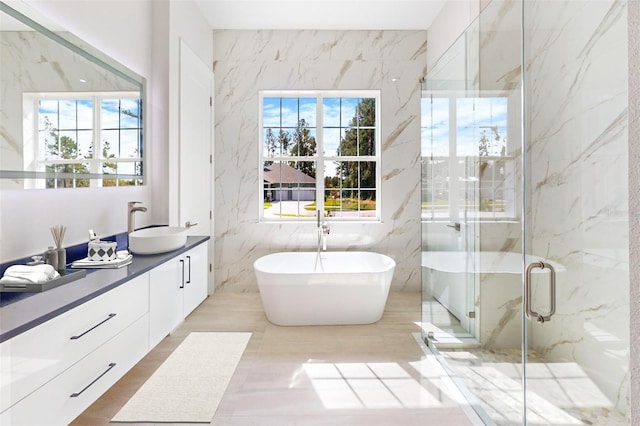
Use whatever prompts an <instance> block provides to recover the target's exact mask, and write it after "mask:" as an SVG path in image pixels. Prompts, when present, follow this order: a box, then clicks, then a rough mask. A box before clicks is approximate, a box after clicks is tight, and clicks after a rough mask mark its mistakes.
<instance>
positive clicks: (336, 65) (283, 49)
mask: <svg viewBox="0 0 640 426" xmlns="http://www.w3.org/2000/svg"><path fill="white" fill-rule="evenodd" d="M213 37H214V72H215V74H216V82H215V84H216V87H215V111H216V123H215V139H216V153H217V155H216V158H215V162H216V164H215V170H216V178H215V191H216V206H215V212H216V214H215V246H216V248H215V251H216V253H218V256H217V259H216V265H215V267H216V274H215V276H216V289H217V290H222V291H239V292H253V291H257V285H256V282H255V278H254V276H253V268H252V264H253V261H255V260H256V259H257V258H259V257H261V256H263V255H265V254H268V253H272V252H275V251H291V250H315V247H316V233H315V232H316V228H315V224H312V223H303V224H300V223H297V224H296V223H277V224H276V223H258V217H259V211H260V210H259V209H260V207H261V206H260V197H259V194H260V187H259V182H258V167H259V165H258V161H259V150H258V149H259V147H258V139H257V135H258V118H259V117H258V91H259V90H270V89H271V90H275V89H282V90H287V89H289V90H314V89H315V90H320V89H344V90H363V89H377V90H380V91H381V101H380V104H381V105H380V106H381V117H382V123H381V136H382V140H381V147H382V160H381V161H382V162H381V164H382V176H383V177H384V178H383V180H382V188H381V189H382V192H381V200H382V221H381V223H332V228H331V234H330V235H329V237H328V240H327V244H328V246H329V249H330V250H365V251H376V252H380V253H383V254H387V255H389V256H391V257H392V258H393V259H394V260H395V261H396V263H397V266H396V271H395V276H394V281H393V283H392V287H391V288H392V290H406V289H411V290H418V289H419V288H420V276H419V273H418V271H419V270H420V218H419V216H418V214H417V212H419V209H420V207H419V203H420V185H419V182H420V170H419V167H417V165H418V164H419V163H418V160H419V158H420V122H419V121H420V120H419V119H418V117H419V114H420V90H419V80H420V78H421V77H422V76H423V75H424V74H425V73H426V32H424V31H306V30H305V31H302V30H301V31H235V30H220V31H215V32H214V35H213ZM392 78H394V79H397V81H392Z"/></svg>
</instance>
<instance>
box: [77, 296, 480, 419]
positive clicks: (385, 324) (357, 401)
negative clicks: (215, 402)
mask: <svg viewBox="0 0 640 426" xmlns="http://www.w3.org/2000/svg"><path fill="white" fill-rule="evenodd" d="M420 320H421V313H420V293H409V292H392V293H391V294H390V295H389V300H388V302H387V306H386V309H385V313H384V316H383V318H382V320H381V321H379V322H378V323H376V324H371V325H361V326H326V327H324V326H314V327H279V326H275V325H273V324H271V323H269V322H268V321H267V319H266V317H265V315H264V311H263V309H262V304H261V301H260V296H259V294H258V293H216V294H214V295H212V296H210V297H209V298H207V300H205V302H203V304H202V305H200V306H199V307H198V308H197V309H196V310H195V311H194V312H193V313H192V314H191V315H190V316H189V317H188V318H187V319H186V320H185V322H184V323H183V324H182V325H181V326H180V327H179V328H178V329H177V330H176V331H175V332H174V333H172V334H171V335H170V336H169V337H167V338H165V339H164V340H163V341H162V342H161V343H160V344H159V345H158V346H157V347H155V348H154V349H153V350H152V351H151V352H150V353H149V354H148V355H147V356H146V357H145V358H144V359H143V360H141V361H140V362H139V363H138V364H137V365H136V366H135V367H134V368H133V369H131V371H129V373H127V374H126V375H125V376H124V377H123V378H122V379H121V380H120V381H119V382H117V383H116V384H115V385H114V386H113V387H112V388H111V389H110V390H109V391H107V392H106V393H105V394H104V395H103V396H102V397H101V398H100V399H99V400H98V401H96V402H95V403H94V404H93V405H92V406H91V407H89V408H88V409H87V410H86V411H85V412H84V413H83V414H82V415H80V416H79V417H78V418H77V419H76V420H75V421H74V422H73V423H72V424H73V425H92V426H95V425H101V424H108V423H109V421H110V419H111V418H112V417H113V416H114V415H115V414H116V413H117V412H118V410H119V409H120V408H121V407H122V406H123V405H124V404H125V403H126V402H127V400H128V399H129V398H130V397H131V396H132V395H133V394H134V393H135V391H136V390H137V389H138V388H139V387H140V386H141V385H142V384H143V383H144V382H145V380H146V379H147V378H148V377H149V376H150V375H151V374H152V373H153V372H154V371H155V370H156V369H157V368H158V367H159V366H160V365H161V364H162V362H163V361H164V360H165V359H166V358H167V357H168V356H169V354H170V353H171V352H172V351H173V350H174V349H175V348H176V347H177V346H178V345H179V344H180V342H181V341H182V340H183V339H184V338H185V337H186V336H187V335H188V333H189V332H191V331H250V332H252V337H251V340H250V341H249V344H248V346H247V349H246V350H245V353H244V354H243V356H242V359H241V360H240V363H239V365H238V368H237V369H236V371H235V374H234V376H233V378H232V379H231V382H230V383H229V386H228V388H227V391H226V393H225V395H224V397H223V399H222V401H221V403H220V405H219V406H218V410H217V412H216V415H215V417H214V418H213V420H212V422H211V424H212V425H223V426H233V425H258V426H276V425H277V426H288V425H303V426H313V425H349V426H357V425H367V426H376V425H389V426H411V425H452V426H454V425H469V424H479V423H478V421H477V420H470V418H471V419H474V415H473V413H472V412H471V411H470V408H469V407H468V406H467V405H466V401H464V399H463V398H462V397H461V395H460V394H459V392H458V391H457V389H456V388H455V387H454V386H453V384H452V383H451V381H450V379H449V378H448V376H446V374H445V373H444V370H443V369H442V368H441V366H440V364H438V362H437V361H436V360H435V358H434V357H433V356H432V355H427V356H425V353H424V352H423V349H422V348H421V347H420V345H419V343H418V340H416V338H415V337H414V335H413V333H417V332H419V331H420V327H419V322H420Z"/></svg>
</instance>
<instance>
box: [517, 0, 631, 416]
mask: <svg viewBox="0 0 640 426" xmlns="http://www.w3.org/2000/svg"><path fill="white" fill-rule="evenodd" d="M522 7H523V11H522V12H523V15H522V16H523V20H522V23H523V28H524V31H523V36H522V39H523V48H524V55H523V59H524V61H525V62H524V64H523V66H522V69H523V70H524V79H523V81H524V91H523V93H524V99H525V102H524V114H523V116H524V129H525V132H524V138H525V144H524V159H523V167H524V169H525V173H524V177H525V181H524V187H523V194H524V205H525V208H524V217H523V219H524V227H523V228H524V244H523V248H524V251H525V258H524V259H525V265H524V266H525V267H526V266H527V265H531V264H532V263H533V264H534V267H533V269H532V273H531V280H530V282H531V291H530V293H531V298H530V301H531V309H532V311H533V312H535V313H538V314H540V316H543V317H544V316H547V318H544V322H540V320H539V319H537V318H535V315H534V316H533V318H531V319H529V320H526V321H525V328H524V330H523V334H524V336H523V337H524V338H523V348H524V353H525V356H524V360H525V361H526V364H525V378H526V380H525V388H526V392H525V396H526V398H525V404H526V421H527V423H528V424H541V423H545V424H598V425H616V424H627V420H626V419H625V413H626V411H627V408H628V403H629V401H628V397H629V384H628V371H629V300H628V295H629V265H628V247H629V235H628V229H629V222H628V165H627V159H628V154H627V149H628V143H629V137H628V131H627V120H628V118H627V103H628V101H627V69H628V65H627V61H628V60H627V50H628V49H627V40H628V29H627V12H626V10H627V6H626V2H625V1H616V0H603V1H597V2H595V1H589V2H574V1H557V2H538V1H526V2H524V3H523V6H522ZM550 40H553V42H552V43H551V42H550ZM540 261H542V262H544V263H546V264H551V265H553V266H554V269H555V282H556V294H555V299H556V302H557V307H556V311H555V314H554V315H552V316H550V317H548V313H549V312H550V311H551V310H552V306H551V305H552V300H551V299H552V296H553V294H552V291H551V285H552V281H551V278H552V274H551V271H549V268H544V269H542V268H539V267H537V266H535V263H537V262H540ZM525 296H526V294H525Z"/></svg>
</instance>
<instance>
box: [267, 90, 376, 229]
mask: <svg viewBox="0 0 640 426" xmlns="http://www.w3.org/2000/svg"><path fill="white" fill-rule="evenodd" d="M379 99H380V94H379V91H263V92H260V130H261V131H260V160H259V161H260V186H261V188H260V200H259V204H260V211H261V215H260V218H261V221H265V222H268V221H300V220H302V221H304V220H315V218H316V212H317V211H318V210H319V211H321V212H322V214H323V216H324V217H325V218H327V219H329V220H345V221H349V220H364V221H379V220H380V195H381V194H380V136H379V135H380V125H379V117H380V114H379V108H380V101H379Z"/></svg>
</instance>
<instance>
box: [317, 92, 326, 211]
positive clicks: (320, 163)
mask: <svg viewBox="0 0 640 426" xmlns="http://www.w3.org/2000/svg"><path fill="white" fill-rule="evenodd" d="M323 103H324V102H323V96H322V95H320V94H318V95H317V97H316V210H320V211H322V215H323V216H324V161H325V159H324V139H323V137H324V132H323V127H324V123H323V120H322V117H323V116H324V111H323Z"/></svg>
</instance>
